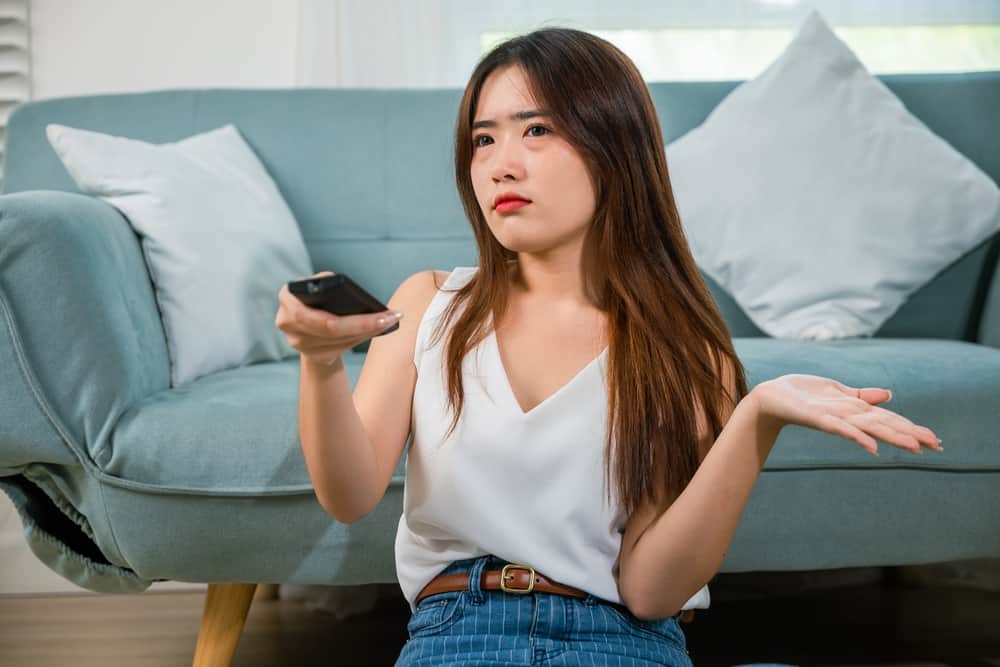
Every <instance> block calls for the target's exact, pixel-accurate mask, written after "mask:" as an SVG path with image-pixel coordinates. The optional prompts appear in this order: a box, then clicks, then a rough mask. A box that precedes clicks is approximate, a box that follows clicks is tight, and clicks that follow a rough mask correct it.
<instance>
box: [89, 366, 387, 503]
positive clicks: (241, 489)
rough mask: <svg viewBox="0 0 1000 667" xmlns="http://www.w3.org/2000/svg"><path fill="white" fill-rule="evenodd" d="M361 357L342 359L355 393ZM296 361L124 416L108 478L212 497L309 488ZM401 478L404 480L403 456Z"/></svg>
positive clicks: (103, 462) (106, 464)
mask: <svg viewBox="0 0 1000 667" xmlns="http://www.w3.org/2000/svg"><path fill="white" fill-rule="evenodd" d="M364 357H365V355H363V354H354V353H350V352H348V353H345V354H344V366H345V367H346V369H347V373H348V378H349V380H350V383H351V386H352V387H353V386H354V385H355V383H356V382H357V378H358V376H359V375H360V373H361V366H362V364H363V363H364ZM298 383H299V360H298V358H297V357H296V358H292V359H286V360H283V361H280V362H267V363H261V364H253V365H250V366H244V367H242V368H234V369H230V370H227V371H221V372H219V373H214V374H212V375H208V376H205V377H202V378H199V379H197V380H195V381H194V382H190V383H188V384H186V385H184V386H181V387H173V388H171V389H168V390H166V391H162V392H160V393H157V394H154V395H152V396H150V397H149V398H147V399H145V400H144V401H142V402H140V403H138V404H136V405H135V406H133V407H132V408H131V409H130V410H129V411H127V412H126V413H125V414H124V415H122V418H121V419H120V420H119V422H118V424H117V425H116V426H115V429H114V432H113V433H112V434H111V437H110V438H108V440H107V441H106V443H105V444H104V446H103V447H102V448H101V449H100V451H96V452H95V453H94V455H93V457H94V460H95V461H96V462H97V465H98V466H100V467H101V468H102V469H103V470H104V472H106V473H108V474H110V475H114V476H115V477H119V478H122V479H125V480H129V481H130V482H133V483H136V484H139V485H146V486H148V487H150V488H155V489H170V490H173V491H179V492H191V493H202V494H207V495H220V494H221V495H229V494H236V495H261V494H281V493H302V492H304V491H309V490H310V489H311V488H312V481H311V480H310V478H309V473H308V471H307V470H306V466H305V459H304V457H303V455H302V449H301V445H300V444H299V434H298ZM400 458H401V460H400V464H399V468H398V470H397V472H398V474H399V476H400V477H402V472H403V461H405V458H406V457H405V455H404V456H402V457H400Z"/></svg>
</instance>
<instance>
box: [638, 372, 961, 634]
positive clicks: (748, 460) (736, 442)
mask: <svg viewBox="0 0 1000 667" xmlns="http://www.w3.org/2000/svg"><path fill="white" fill-rule="evenodd" d="M890 397H891V394H890V393H889V392H888V391H886V390H884V389H855V388H851V387H847V386H845V385H843V384H841V383H840V382H837V381H836V380H831V379H829V378H824V377H819V376H816V375H803V374H792V375H784V376H781V377H779V378H776V379H774V380H768V381H767V382H763V383H761V384H759V385H757V386H756V387H754V388H753V390H751V391H750V393H749V394H747V395H746V396H745V397H744V398H743V400H741V401H740V402H739V403H738V404H737V405H736V408H735V409H734V410H733V413H732V415H731V416H730V418H729V421H728V422H727V423H726V425H725V427H724V428H723V429H722V432H721V433H720V434H719V437H718V438H717V439H716V440H715V443H714V444H713V445H712V447H711V449H709V451H708V453H707V454H706V455H705V458H704V459H703V460H702V462H701V465H700V466H699V468H698V470H697V472H695V474H694V476H693V477H692V478H691V481H690V483H689V484H688V485H687V486H686V487H685V488H684V490H683V491H682V492H681V494H680V495H679V496H677V498H676V500H674V501H673V503H671V504H670V506H669V507H668V508H667V510H666V511H665V512H663V513H662V514H660V515H659V517H657V518H656V519H654V520H653V521H652V522H651V523H650V525H649V526H648V528H646V529H645V530H644V531H643V533H642V535H641V537H639V539H638V541H636V543H635V545H633V547H632V548H631V549H630V551H629V553H628V557H627V559H626V558H624V557H623V560H622V562H621V563H620V571H619V575H620V576H619V588H620V591H621V595H622V597H623V599H624V601H625V602H626V604H627V605H628V607H629V608H630V609H631V610H632V612H633V613H634V614H635V615H636V616H637V617H639V618H645V619H657V618H664V617H666V616H671V615H674V614H676V613H677V612H678V611H679V610H680V608H681V606H682V605H683V604H684V603H685V602H686V601H687V600H688V599H690V597H691V596H692V595H694V594H695V593H696V592H697V591H698V590H699V589H700V588H701V587H702V586H704V585H705V584H706V583H707V582H708V581H709V580H710V579H711V578H712V577H713V576H715V574H716V573H717V572H718V571H719V569H720V568H721V567H722V562H723V560H724V558H725V555H726V550H727V549H728V548H729V544H730V542H731V541H732V538H733V534H734V533H735V532H736V526H737V524H738V523H739V519H740V515H741V514H742V513H743V508H744V507H745V506H746V504H747V501H748V500H749V498H750V494H751V491H752V490H753V486H754V484H755V483H756V481H757V478H758V477H759V475H760V471H761V469H762V468H763V466H764V461H765V460H766V459H767V457H768V455H769V454H770V452H771V449H772V448H773V447H774V443H775V441H776V440H777V438H778V434H779V433H780V432H781V429H782V428H783V427H784V426H786V425H788V424H797V425H800V426H806V427H809V428H815V429H818V430H822V431H827V432H830V433H834V434H836V435H840V436H843V437H844V438H847V439H848V440H852V441H854V442H856V443H858V444H859V445H860V446H862V447H864V448H865V449H866V450H868V451H869V452H871V453H873V454H875V455H876V456H877V444H876V440H875V438H878V439H880V440H882V441H884V442H886V443H888V444H890V445H894V446H897V447H899V448H901V449H905V450H909V451H911V452H914V453H920V452H921V449H922V446H923V445H925V446H927V447H928V448H930V449H936V450H940V449H941V447H940V445H939V444H938V443H939V442H940V440H939V439H938V438H937V436H936V435H935V434H934V433H933V431H931V430H930V429H928V428H926V427H923V426H918V425H916V424H914V423H913V422H911V421H910V420H908V419H906V418H904V417H902V416H900V415H898V414H896V413H894V412H891V411H889V410H886V409H884V408H881V407H878V406H877V405H875V404H876V403H883V402H885V401H887V400H888V399H889V398H890ZM663 573H669V576H666V577H665V576H663Z"/></svg>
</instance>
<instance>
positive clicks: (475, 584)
mask: <svg viewBox="0 0 1000 667" xmlns="http://www.w3.org/2000/svg"><path fill="white" fill-rule="evenodd" d="M489 560H490V556H489V554H487V555H485V556H480V557H479V558H477V559H476V562H475V563H473V564H472V570H471V571H470V572H469V593H470V597H471V600H472V604H476V605H478V604H482V603H483V602H484V601H485V600H486V595H485V594H484V593H483V588H482V585H481V584H482V578H483V570H484V569H486V564H487V562H489Z"/></svg>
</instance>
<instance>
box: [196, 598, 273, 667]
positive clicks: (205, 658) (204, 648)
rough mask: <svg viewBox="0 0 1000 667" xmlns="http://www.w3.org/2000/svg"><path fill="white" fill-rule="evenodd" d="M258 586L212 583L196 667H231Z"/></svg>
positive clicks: (203, 618)
mask: <svg viewBox="0 0 1000 667" xmlns="http://www.w3.org/2000/svg"><path fill="white" fill-rule="evenodd" d="M256 589H257V584H209V585H208V593H207V594H206V595H205V610H204V612H203V613H202V616H201V629H200V630H199V631H198V644H197V645H196V646H195V649H194V663H193V667H229V663H230V662H231V661H232V659H233V655H234V654H235V653H236V645H237V644H239V641H240V634H242V632H243V623H244V622H245V621H246V619H247V613H248V612H249V611H250V603H251V602H253V594H254V591H255V590H256Z"/></svg>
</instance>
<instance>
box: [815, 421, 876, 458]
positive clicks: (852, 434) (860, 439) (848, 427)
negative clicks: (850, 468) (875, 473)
mask: <svg viewBox="0 0 1000 667" xmlns="http://www.w3.org/2000/svg"><path fill="white" fill-rule="evenodd" d="M820 421H821V422H822V423H823V425H824V427H825V430H827V431H829V432H831V433H834V434H836V435H839V436H841V437H842V438H847V439H848V440H853V441H854V442H856V443H858V444H859V445H861V446H862V447H864V448H865V449H867V450H868V452H869V453H870V454H873V455H875V456H878V442H877V441H876V440H875V438H873V437H871V436H870V435H868V434H867V433H865V432H864V431H863V430H861V429H860V428H858V427H857V426H854V425H853V424H851V423H850V422H847V421H845V420H843V419H841V418H840V417H837V416H836V415H823V416H822V417H821V418H820Z"/></svg>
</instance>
